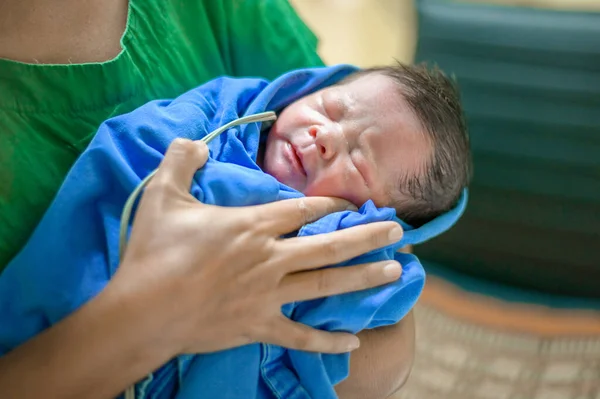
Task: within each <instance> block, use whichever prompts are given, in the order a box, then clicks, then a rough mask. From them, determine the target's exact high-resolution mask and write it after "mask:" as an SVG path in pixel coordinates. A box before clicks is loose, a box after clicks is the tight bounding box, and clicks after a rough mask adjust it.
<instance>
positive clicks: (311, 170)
mask: <svg viewBox="0 0 600 399" xmlns="http://www.w3.org/2000/svg"><path fill="white" fill-rule="evenodd" d="M397 91H398V89H397V87H396V86H395V84H394V82H393V81H392V80H391V79H390V78H388V77H386V76H383V75H378V74H370V75H366V76H363V77H360V78H358V79H356V80H353V81H351V82H349V83H346V84H344V85H340V86H332V87H328V88H325V89H323V90H320V91H318V92H316V93H313V94H311V95H309V96H306V97H303V98H301V99H299V100H297V101H296V102H294V103H292V104H290V105H289V106H288V107H286V108H285V109H284V110H283V111H282V112H281V115H280V116H279V118H278V119H277V121H276V122H275V124H274V125H273V127H272V128H271V131H270V133H269V136H268V138H267V144H266V149H265V158H264V163H263V168H264V170H265V172H267V173H269V174H270V175H272V176H273V177H275V178H276V179H277V180H279V181H280V182H282V183H284V184H286V185H288V186H290V187H292V188H295V189H296V190H298V191H301V192H303V193H304V194H305V195H307V196H332V197H339V198H344V199H346V200H348V201H350V202H352V203H354V204H355V205H357V206H360V205H362V204H364V203H365V202H366V201H367V200H369V199H372V200H373V201H374V202H375V204H376V205H377V206H386V205H388V204H389V202H390V197H391V194H394V193H395V192H394V191H393V187H394V185H395V184H396V182H397V181H398V179H399V177H400V176H401V174H406V175H414V174H416V173H419V172H420V171H421V170H422V169H423V168H424V166H425V164H426V161H427V159H429V156H430V154H431V147H430V145H429V143H428V141H427V139H426V137H425V135H424V134H423V132H422V128H421V126H420V124H419V121H418V119H417V117H416V116H415V115H414V113H413V112H412V110H411V109H410V108H409V106H408V104H406V103H405V101H404V99H403V98H402V96H401V95H399V94H398V93H397Z"/></svg>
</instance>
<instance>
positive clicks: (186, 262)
mask: <svg viewBox="0 0 600 399" xmlns="http://www.w3.org/2000/svg"><path fill="white" fill-rule="evenodd" d="M207 157H208V150H207V147H206V146H205V145H204V144H203V143H200V142H191V141H186V140H177V141H175V142H174V143H173V144H172V145H171V146H170V148H169V150H168V152H167V154H166V156H165V158H164V160H163V162H162V164H161V166H160V167H159V171H158V172H157V174H156V176H155V177H154V179H153V180H152V181H151V182H150V184H149V185H148V187H147V189H146V191H145V193H144V195H143V197H142V200H141V203H140V207H139V211H138V214H137V215H138V216H137V218H136V219H135V221H134V227H133V230H132V234H131V239H130V241H129V245H128V248H127V251H126V253H125V258H124V262H123V264H122V265H121V267H120V268H119V271H118V272H117V274H116V276H115V279H114V282H113V287H112V288H114V289H117V288H119V289H120V290H122V291H123V292H130V293H131V292H137V293H138V295H141V296H142V297H143V298H144V299H143V301H140V303H144V304H146V306H147V307H148V311H150V309H151V314H152V319H153V320H154V321H155V325H153V326H152V328H150V329H148V330H147V331H153V332H154V333H155V334H156V340H157V342H159V341H162V342H163V344H164V345H165V346H166V347H170V348H171V351H172V352H173V353H182V352H194V353H201V352H212V351H217V350H222V349H227V348H231V347H235V346H239V345H244V344H248V343H252V342H267V343H272V344H277V345H281V346H284V347H288V348H293V349H300V350H307V351H319V352H329V353H338V352H345V351H349V350H352V349H354V348H356V347H358V339H357V338H356V337H355V336H353V335H350V334H346V333H330V332H325V331H319V330H315V329H312V328H309V327H307V326H305V325H303V324H299V323H296V322H293V321H291V320H289V319H287V318H286V317H284V316H283V315H282V313H281V306H282V305H283V304H285V303H289V302H293V301H302V300H308V299H313V298H317V297H323V296H329V295H334V294H339V293H344V292H349V291H355V290H360V289H366V288H370V287H374V286H377V285H381V284H384V283H387V282H390V281H393V280H395V279H397V278H398V277H399V276H400V273H401V267H400V265H399V264H398V263H396V262H385V263H374V264H365V265H359V266H353V267H347V268H332V269H325V270H314V269H317V268H321V267H323V266H326V265H330V264H335V263H338V262H341V261H344V260H347V259H350V258H352V257H355V256H358V255H360V254H362V253H365V252H367V251H370V250H373V249H376V248H378V247H382V246H385V245H388V244H390V243H392V242H395V241H397V240H399V239H400V238H401V235H402V230H401V229H400V227H399V226H398V225H397V224H396V223H394V222H382V223H375V224H369V225H364V226H360V227H355V228H351V229H346V230H342V231H338V232H334V233H330V234H324V235H319V236H312V237H297V238H290V239H281V238H280V237H281V236H282V235H283V234H286V233H289V232H290V231H294V230H296V229H298V228H300V227H301V226H302V225H304V224H306V223H308V222H311V221H314V220H315V219H317V218H319V217H322V216H324V215H326V214H328V213H331V212H333V211H338V210H343V209H347V208H348V207H350V206H351V204H350V203H348V202H345V201H342V200H338V199H332V198H317V197H312V198H302V199H295V200H288V201H281V202H276V203H271V204H267V205H261V206H254V207H244V208H222V207H216V206H210V205H206V204H202V203H200V202H199V201H197V200H196V199H195V198H194V197H192V195H191V194H189V188H190V185H191V181H192V177H193V175H194V173H195V172H196V171H197V170H198V169H199V168H200V167H202V166H203V165H204V163H205V162H206V159H207Z"/></svg>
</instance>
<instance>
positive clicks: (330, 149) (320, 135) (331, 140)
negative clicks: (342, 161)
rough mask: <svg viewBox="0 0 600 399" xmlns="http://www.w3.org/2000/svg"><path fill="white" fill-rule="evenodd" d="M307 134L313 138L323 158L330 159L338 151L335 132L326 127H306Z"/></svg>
mask: <svg viewBox="0 0 600 399" xmlns="http://www.w3.org/2000/svg"><path fill="white" fill-rule="evenodd" d="M308 134H309V135H310V136H311V137H313V138H314V140H315V145H316V146H317V151H318V152H319V155H321V158H323V159H324V160H330V159H332V158H333V157H334V156H335V154H336V153H337V151H338V148H337V145H336V138H335V134H334V133H332V132H331V131H330V130H328V129H327V128H324V127H321V126H312V127H310V128H309V129H308Z"/></svg>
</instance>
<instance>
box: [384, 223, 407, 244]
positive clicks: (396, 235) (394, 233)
mask: <svg viewBox="0 0 600 399" xmlns="http://www.w3.org/2000/svg"><path fill="white" fill-rule="evenodd" d="M403 235H404V230H402V227H400V226H396V227H394V228H393V229H392V230H391V231H390V233H389V235H388V238H389V239H390V241H391V242H396V241H400V239H401V238H402V236H403Z"/></svg>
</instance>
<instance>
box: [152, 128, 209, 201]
mask: <svg viewBox="0 0 600 399" xmlns="http://www.w3.org/2000/svg"><path fill="white" fill-rule="evenodd" d="M207 160H208V147H207V146H206V144H205V143H204V142H202V141H192V140H188V139H181V138H177V139H175V140H173V142H172V143H171V145H170V146H169V148H168V149H167V153H166V154H165V157H164V159H163V160H162V162H161V163H160V166H159V167H158V171H157V172H156V175H155V176H154V180H155V181H156V182H157V183H159V184H161V185H162V184H164V185H173V186H175V187H176V188H177V189H179V190H182V191H186V192H187V191H189V189H190V186H191V184H192V178H193V177H194V174H195V173H196V172H197V171H198V169H200V168H201V167H203V166H204V164H206V161H207Z"/></svg>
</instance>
